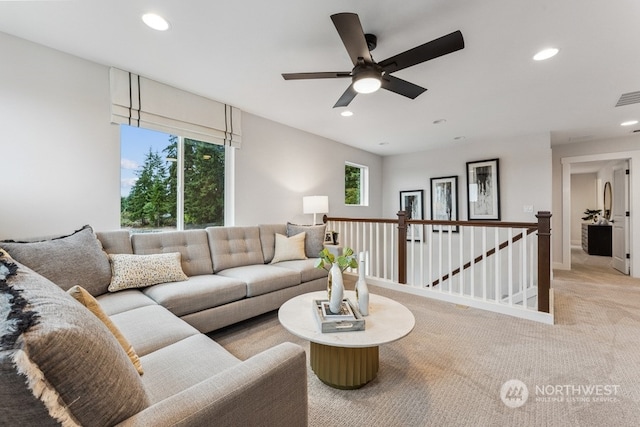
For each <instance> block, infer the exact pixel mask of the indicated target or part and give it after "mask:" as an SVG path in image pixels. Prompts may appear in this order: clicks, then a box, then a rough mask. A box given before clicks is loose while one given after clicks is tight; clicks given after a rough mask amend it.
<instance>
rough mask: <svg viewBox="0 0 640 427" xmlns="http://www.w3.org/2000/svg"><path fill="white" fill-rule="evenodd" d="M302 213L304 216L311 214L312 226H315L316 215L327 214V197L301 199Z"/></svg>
mask: <svg viewBox="0 0 640 427" xmlns="http://www.w3.org/2000/svg"><path fill="white" fill-rule="evenodd" d="M302 212H303V213H305V214H313V225H316V214H319V213H327V212H329V196H305V197H303V198H302Z"/></svg>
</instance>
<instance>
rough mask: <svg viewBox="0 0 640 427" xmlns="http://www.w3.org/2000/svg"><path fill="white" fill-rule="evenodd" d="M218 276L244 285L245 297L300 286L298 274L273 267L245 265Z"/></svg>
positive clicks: (229, 269) (222, 272) (227, 270)
mask: <svg viewBox="0 0 640 427" xmlns="http://www.w3.org/2000/svg"><path fill="white" fill-rule="evenodd" d="M218 274H219V275H221V276H226V277H233V278H235V279H239V280H242V281H243V282H244V283H246V284H247V297H255V296H257V295H262V294H267V293H269V292H273V291H277V290H279V289H284V288H289V287H291V286H296V285H299V284H300V273H298V272H296V271H293V270H289V269H286V268H281V267H278V266H275V265H264V264H259V265H246V266H243V267H235V268H228V269H226V270H223V271H221V272H219V273H218Z"/></svg>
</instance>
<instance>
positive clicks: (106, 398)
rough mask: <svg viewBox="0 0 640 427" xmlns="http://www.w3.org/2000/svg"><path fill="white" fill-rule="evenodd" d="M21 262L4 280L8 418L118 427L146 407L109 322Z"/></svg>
mask: <svg viewBox="0 0 640 427" xmlns="http://www.w3.org/2000/svg"><path fill="white" fill-rule="evenodd" d="M0 262H1V261H0ZM16 265H17V267H18V270H17V272H16V273H15V274H14V275H12V276H11V277H9V278H8V279H7V280H6V283H3V284H0V295H1V297H0V313H2V316H1V319H2V324H1V326H2V327H1V328H0V330H1V331H2V335H3V336H2V337H1V338H0V372H2V373H3V380H2V381H0V396H11V399H1V400H0V413H1V414H2V419H3V420H5V421H8V422H9V420H14V421H16V422H9V424H13V425H24V424H25V423H26V422H27V420H28V422H29V423H31V424H34V425H35V424H39V425H50V424H51V418H54V419H56V420H57V421H58V422H60V423H69V424H70V423H76V424H81V425H114V424H117V423H118V422H120V421H123V420H125V419H127V418H129V417H130V416H132V415H134V414H136V413H137V412H139V411H141V410H143V409H144V408H146V407H147V406H148V399H147V397H146V393H145V390H144V386H143V384H142V382H141V379H140V376H139V375H138V373H137V372H136V370H135V368H134V367H133V364H132V363H131V361H130V360H129V358H128V357H127V355H126V353H125V352H124V350H123V349H122V347H121V346H120V344H119V343H118V341H117V340H116V339H115V337H114V336H113V335H112V334H111V333H110V332H109V330H108V329H107V328H106V327H105V326H104V324H103V323H102V322H100V320H99V319H98V318H97V317H96V316H94V315H93V314H91V312H89V310H87V309H86V308H85V307H83V306H82V305H80V304H78V303H77V302H76V301H75V300H74V299H73V298H72V297H71V296H70V295H68V294H67V293H66V292H64V291H63V290H62V289H60V288H59V287H58V286H56V285H55V284H53V283H52V282H50V281H49V280H47V279H46V278H44V277H43V276H40V275H38V274H36V273H34V272H33V271H32V270H30V269H28V268H27V267H25V266H23V265H21V264H19V263H16ZM9 311H11V313H12V320H9V319H8V318H7V313H8V312H9ZM114 372H117V373H118V374H117V375H114ZM5 374H6V375H5ZM19 377H21V378H22V384H20V383H19V382H18V381H15V380H16V379H18V378H19ZM5 378H7V381H5ZM29 394H31V396H29ZM23 399H24V400H23ZM44 414H48V416H47V417H46V418H42V417H43V415H44Z"/></svg>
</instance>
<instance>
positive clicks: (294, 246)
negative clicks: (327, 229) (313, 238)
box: [271, 232, 307, 264]
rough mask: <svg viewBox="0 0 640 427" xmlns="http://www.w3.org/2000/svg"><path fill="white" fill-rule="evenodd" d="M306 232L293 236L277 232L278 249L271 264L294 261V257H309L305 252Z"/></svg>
mask: <svg viewBox="0 0 640 427" xmlns="http://www.w3.org/2000/svg"><path fill="white" fill-rule="evenodd" d="M305 235H306V233H305V232H302V233H299V234H296V235H295V236H292V237H287V236H283V235H282V234H278V233H276V250H275V254H274V255H273V260H272V261H271V264H275V263H276V262H280V261H292V260H294V259H307V257H306V255H305V254H304V240H305Z"/></svg>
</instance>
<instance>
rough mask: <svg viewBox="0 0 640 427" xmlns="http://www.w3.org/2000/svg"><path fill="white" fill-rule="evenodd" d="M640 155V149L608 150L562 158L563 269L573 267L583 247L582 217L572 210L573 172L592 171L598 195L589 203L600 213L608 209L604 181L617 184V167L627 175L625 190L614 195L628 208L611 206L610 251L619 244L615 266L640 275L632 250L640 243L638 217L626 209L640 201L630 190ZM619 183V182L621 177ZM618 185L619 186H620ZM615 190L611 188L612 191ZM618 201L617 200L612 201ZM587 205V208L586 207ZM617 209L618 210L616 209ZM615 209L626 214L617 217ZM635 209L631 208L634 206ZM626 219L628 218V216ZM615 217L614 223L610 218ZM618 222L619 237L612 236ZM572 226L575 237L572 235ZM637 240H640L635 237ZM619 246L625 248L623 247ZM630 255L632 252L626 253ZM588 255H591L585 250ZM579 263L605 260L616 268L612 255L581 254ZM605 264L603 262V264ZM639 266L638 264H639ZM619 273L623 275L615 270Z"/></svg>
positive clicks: (608, 265)
mask: <svg viewBox="0 0 640 427" xmlns="http://www.w3.org/2000/svg"><path fill="white" fill-rule="evenodd" d="M639 155H640V152H627V153H607V154H601V155H592V156H580V157H567V158H562V159H561V160H562V175H563V178H562V179H563V192H562V195H563V205H562V206H563V208H562V248H563V249H562V258H563V262H562V265H563V268H564V269H573V266H572V264H573V259H575V254H576V247H577V248H579V249H581V248H580V244H579V240H578V242H576V238H575V228H576V227H581V226H582V225H581V223H582V222H583V221H582V218H581V217H580V216H579V215H576V213H575V211H574V212H573V213H572V194H571V181H572V175H575V174H593V180H594V181H595V184H594V185H593V187H594V188H595V195H594V197H593V200H592V201H591V202H590V203H591V204H592V205H593V206H594V208H591V209H597V210H600V211H601V213H600V214H601V215H602V214H603V213H604V211H605V206H604V205H605V202H606V201H605V194H604V193H605V184H606V183H607V182H609V184H608V185H607V186H608V187H613V186H614V182H613V181H614V170H619V171H620V170H624V173H625V176H626V178H625V179H626V181H624V182H625V183H626V189H623V190H620V189H618V191H621V193H620V194H619V195H618V196H617V197H616V196H615V194H612V196H613V198H614V199H618V201H621V200H624V204H625V207H624V208H620V207H619V206H618V207H613V206H612V207H611V208H609V210H610V214H611V215H610V218H609V219H608V224H609V226H611V234H612V240H613V239H615V241H616V243H613V244H612V245H611V246H612V247H611V250H612V251H613V250H614V246H615V245H616V244H617V246H615V247H617V248H618V249H619V250H618V252H617V254H618V257H617V263H616V265H617V266H618V267H620V263H622V264H623V265H622V266H621V271H623V272H624V273H625V274H631V275H633V277H640V269H638V268H636V269H635V273H634V262H635V263H637V261H638V260H636V259H634V257H633V253H634V251H633V249H634V248H635V247H637V246H638V245H639V244H640V242H638V241H635V242H634V241H633V240H632V238H633V233H632V232H631V231H632V228H633V226H634V221H635V222H637V219H636V220H634V218H633V215H631V217H630V216H628V215H629V214H628V213H627V212H629V211H630V207H632V206H634V204H638V200H629V195H630V194H632V192H631V191H630V189H631V186H632V185H633V182H634V181H633V180H631V179H630V177H632V176H633V175H632V174H631V172H626V171H631V168H632V163H633V159H637V158H638V156H639ZM634 179H635V180H637V177H635V178H634ZM618 182H620V179H619V176H618ZM618 188H620V186H619V185H618ZM614 191H615V190H613V188H612V193H613V192H614ZM622 194H626V198H622V199H621V197H620V196H621V195H622ZM613 203H615V202H613ZM585 208H586V207H585ZM614 208H615V209H614ZM616 210H617V211H618V212H619V213H622V215H624V217H617V218H614V217H613V215H615V214H616ZM631 210H632V209H631ZM625 218H626V219H625ZM612 220H613V223H611V222H610V221H612ZM616 223H617V224H619V225H621V227H620V228H619V229H616V236H613V226H614V224H616ZM572 226H573V238H572ZM636 240H638V239H636ZM620 248H622V249H621V250H620ZM638 253H640V252H638ZM627 254H630V255H627ZM585 255H588V254H587V253H585ZM579 259H580V261H579V263H580V266H584V264H585V263H590V262H592V261H593V263H594V264H602V263H603V262H604V264H605V268H610V269H611V270H612V271H614V270H613V269H614V265H613V264H614V263H613V256H612V257H608V258H606V259H605V260H604V261H603V260H600V259H597V258H592V257H590V256H587V257H579ZM600 267H602V265H601V266H600ZM636 267H637V266H636ZM616 273H618V274H620V273H619V272H617V271H616Z"/></svg>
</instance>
